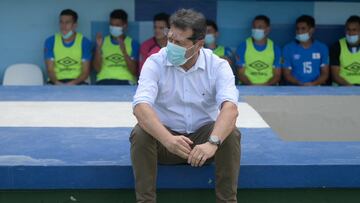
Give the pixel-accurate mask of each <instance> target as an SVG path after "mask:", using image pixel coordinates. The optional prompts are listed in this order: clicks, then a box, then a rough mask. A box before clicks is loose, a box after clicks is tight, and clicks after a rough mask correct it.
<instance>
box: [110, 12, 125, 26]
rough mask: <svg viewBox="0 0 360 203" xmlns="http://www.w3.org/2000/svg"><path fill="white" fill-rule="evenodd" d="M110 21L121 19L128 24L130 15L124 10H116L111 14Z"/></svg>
mask: <svg viewBox="0 0 360 203" xmlns="http://www.w3.org/2000/svg"><path fill="white" fill-rule="evenodd" d="M110 19H120V20H122V21H124V22H125V23H127V20H128V14H127V13H126V11H124V10H123V9H115V10H113V11H112V12H111V13H110Z"/></svg>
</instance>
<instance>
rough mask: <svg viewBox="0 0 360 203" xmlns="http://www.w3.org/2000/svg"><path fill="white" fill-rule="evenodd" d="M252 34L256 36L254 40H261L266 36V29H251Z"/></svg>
mask: <svg viewBox="0 0 360 203" xmlns="http://www.w3.org/2000/svg"><path fill="white" fill-rule="evenodd" d="M251 36H252V37H253V38H254V40H256V41H260V40H262V39H264V37H265V30H263V29H252V30H251Z"/></svg>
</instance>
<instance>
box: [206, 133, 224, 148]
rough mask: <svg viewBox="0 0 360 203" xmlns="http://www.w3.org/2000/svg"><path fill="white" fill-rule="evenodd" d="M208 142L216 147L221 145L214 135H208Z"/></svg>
mask: <svg viewBox="0 0 360 203" xmlns="http://www.w3.org/2000/svg"><path fill="white" fill-rule="evenodd" d="M208 142H210V144H213V145H216V146H218V147H220V144H221V140H220V138H219V137H218V136H216V135H210V137H209V139H208Z"/></svg>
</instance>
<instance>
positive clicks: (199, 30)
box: [170, 9, 206, 41]
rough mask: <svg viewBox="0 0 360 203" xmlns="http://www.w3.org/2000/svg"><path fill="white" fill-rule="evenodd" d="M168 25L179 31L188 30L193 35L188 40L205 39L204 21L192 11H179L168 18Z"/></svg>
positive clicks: (198, 13) (203, 18) (199, 14)
mask: <svg viewBox="0 0 360 203" xmlns="http://www.w3.org/2000/svg"><path fill="white" fill-rule="evenodd" d="M170 25H173V26H175V27H177V28H180V29H181V30H186V29H187V28H190V29H191V30H192V31H193V35H192V36H191V37H190V38H189V39H190V40H192V41H197V40H201V39H204V38H205V35H206V19H205V17H204V15H203V14H202V13H200V12H197V11H195V10H192V9H180V10H178V11H176V12H175V13H174V14H172V15H171V17H170Z"/></svg>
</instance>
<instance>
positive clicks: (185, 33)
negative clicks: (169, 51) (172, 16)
mask: <svg viewBox="0 0 360 203" xmlns="http://www.w3.org/2000/svg"><path fill="white" fill-rule="evenodd" d="M170 31H171V32H172V33H173V34H174V35H176V36H177V35H179V37H181V38H189V37H191V36H192V35H193V31H192V29H191V28H185V29H180V28H178V27H175V26H171V27H170Z"/></svg>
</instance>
